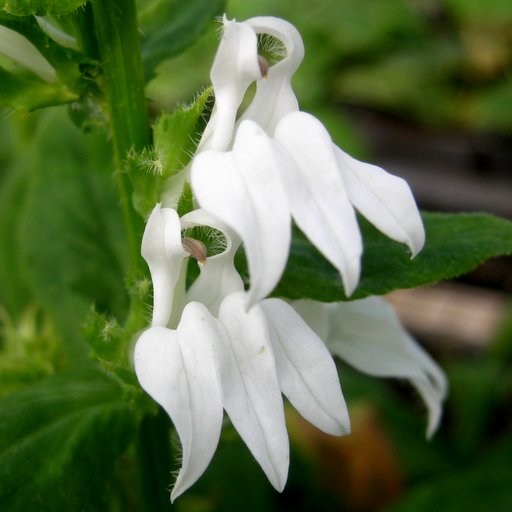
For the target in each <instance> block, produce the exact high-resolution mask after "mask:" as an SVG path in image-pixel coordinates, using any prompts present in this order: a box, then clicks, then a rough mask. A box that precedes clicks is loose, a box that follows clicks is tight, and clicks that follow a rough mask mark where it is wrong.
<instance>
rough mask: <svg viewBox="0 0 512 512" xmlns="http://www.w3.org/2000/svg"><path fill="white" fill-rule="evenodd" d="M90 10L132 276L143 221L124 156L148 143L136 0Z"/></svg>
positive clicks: (102, 4)
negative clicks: (133, 195)
mask: <svg viewBox="0 0 512 512" xmlns="http://www.w3.org/2000/svg"><path fill="white" fill-rule="evenodd" d="M92 11H93V19H94V28H95V33H96V39H97V42H98V47H99V54H100V59H101V65H102V73H103V74H102V80H103V89H104V91H105V96H106V102H107V110H108V114H109V117H110V123H111V132H112V141H113V145H114V158H115V167H116V182H117V188H118V192H119V197H120V201H121V206H122V209H123V217H124V223H125V228H126V233H127V236H128V243H129V254H130V271H131V274H132V275H133V274H135V275H137V274H139V273H140V271H141V269H144V266H143V263H142V258H141V256H140V248H139V243H140V238H141V235H142V230H143V222H142V219H141V218H140V216H139V215H138V214H137V212H136V211H135V209H134V207H133V204H132V200H131V197H132V186H131V183H130V181H129V177H128V175H127V174H126V157H127V155H128V153H129V152H130V151H131V150H135V151H141V150H142V149H143V148H144V147H146V146H148V145H149V143H150V131H149V118H148V112H147V108H146V102H145V95H144V74H143V69H142V59H141V51H140V41H139V34H138V28H137V11H136V6H135V0H111V1H109V2H103V1H101V0H96V1H94V2H93V3H92Z"/></svg>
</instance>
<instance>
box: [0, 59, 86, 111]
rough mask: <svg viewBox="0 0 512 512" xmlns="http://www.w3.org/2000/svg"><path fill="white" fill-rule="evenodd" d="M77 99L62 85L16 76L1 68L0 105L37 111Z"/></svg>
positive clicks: (74, 94) (75, 95) (73, 93)
mask: <svg viewBox="0 0 512 512" xmlns="http://www.w3.org/2000/svg"><path fill="white" fill-rule="evenodd" d="M77 99H78V95H77V94H76V93H75V92H73V91H72V90H70V89H69V88H68V87H67V86H65V85H64V84H62V83H59V82H57V83H48V82H45V81H43V80H40V79H37V78H35V77H33V76H30V77H29V76H21V75H20V74H16V75H14V74H11V73H9V72H7V71H5V70H3V69H1V68H0V105H5V106H9V107H11V108H13V109H16V110H18V109H21V110H36V109H38V108H42V107H50V106H52V105H61V104H63V103H70V102H72V101H75V100H77Z"/></svg>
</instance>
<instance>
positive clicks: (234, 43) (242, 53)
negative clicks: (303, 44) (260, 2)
mask: <svg viewBox="0 0 512 512" xmlns="http://www.w3.org/2000/svg"><path fill="white" fill-rule="evenodd" d="M258 78H261V71H260V67H259V65H258V42H257V38H256V33H255V32H254V30H253V29H252V28H251V27H250V26H249V25H248V24H247V23H237V22H236V20H231V21H230V20H228V19H227V18H226V17H225V16H224V20H223V34H222V39H221V42H220V44H219V48H218V49H217V53H216V55H215V59H214V61H213V65H212V69H211V71H210V79H211V81H212V85H213V90H214V92H215V109H214V111H213V113H212V116H211V118H210V121H209V122H208V126H207V127H206V129H205V131H204V134H203V137H202V139H201V143H200V145H199V149H200V150H201V151H203V150H206V149H213V150H216V151H225V150H227V149H229V146H230V144H231V142H232V137H233V130H234V127H235V120H236V113H237V110H238V107H239V106H240V103H241V102H242V99H243V97H244V95H245V92H246V91H247V88H248V87H249V85H250V84H251V83H252V82H254V81H255V80H257V79H258Z"/></svg>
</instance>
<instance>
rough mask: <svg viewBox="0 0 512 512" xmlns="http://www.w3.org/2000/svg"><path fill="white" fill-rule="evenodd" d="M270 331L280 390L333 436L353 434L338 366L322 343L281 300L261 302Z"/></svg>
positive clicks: (314, 423)
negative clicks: (337, 369)
mask: <svg viewBox="0 0 512 512" xmlns="http://www.w3.org/2000/svg"><path fill="white" fill-rule="evenodd" d="M261 307H262V308H263V310H264V311H265V313H266V315H267V319H268V321H269V324H270V328H271V335H272V337H271V340H272V347H273V349H274V354H275V359H276V367H277V374H278V377H279V383H280V385H281V390H282V391H283V393H284V394H285V395H286V397H287V398H288V400H290V402H291V404H292V405H293V406H294V407H295V409H297V410H298V411H299V412H300V413H301V414H302V416H304V418H306V419H307V420H308V421H309V422H310V423H312V424H313V425H315V426H316V427H318V428H319V429H321V430H323V431H324V432H327V433H328V434H332V435H343V434H348V433H349V432H350V420H349V417H348V411H347V406H346V404H345V399H344V398H343V393H342V391H341V386H340V382H339V379H338V373H337V371H336V365H335V364H334V361H333V359H332V356H331V354H330V353H329V350H328V349H327V347H326V346H325V345H324V343H323V341H322V340H321V339H320V338H319V337H318V336H317V335H316V334H315V332H313V331H312V330H311V328H310V327H309V326H308V325H307V324H306V323H305V322H304V320H302V318H301V317H300V316H299V315H298V314H297V313H296V311H295V310H294V309H293V308H292V306H290V305H289V304H287V303H286V302H284V301H282V300H280V299H267V300H264V301H262V302H261Z"/></svg>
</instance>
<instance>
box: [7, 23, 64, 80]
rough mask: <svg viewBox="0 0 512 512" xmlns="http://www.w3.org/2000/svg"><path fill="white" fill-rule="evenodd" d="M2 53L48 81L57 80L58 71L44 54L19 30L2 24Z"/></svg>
mask: <svg viewBox="0 0 512 512" xmlns="http://www.w3.org/2000/svg"><path fill="white" fill-rule="evenodd" d="M0 55H5V56H6V57H7V58H9V59H11V60H13V61H14V62H16V63H17V64H19V65H21V66H23V67H25V68H27V69H30V71H32V72H33V73H35V74H36V75H38V76H39V77H40V78H42V79H43V80H45V81H46V82H50V83H53V82H56V81H57V73H56V71H55V69H54V68H53V66H52V65H51V64H50V63H49V62H48V61H47V60H46V59H45V57H44V56H43V54H42V53H41V52H40V51H39V50H38V49H37V48H36V47H35V46H34V45H33V44H32V43H31V42H30V41H29V40H28V39H27V38H26V37H25V36H22V35H21V34H20V33H19V32H16V31H15V30H12V29H10V28H8V27H4V26H3V25H0Z"/></svg>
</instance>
